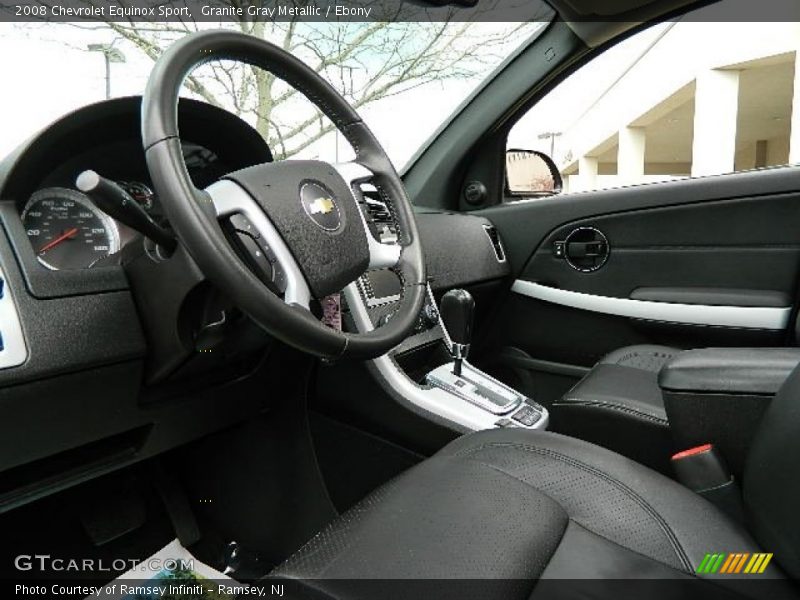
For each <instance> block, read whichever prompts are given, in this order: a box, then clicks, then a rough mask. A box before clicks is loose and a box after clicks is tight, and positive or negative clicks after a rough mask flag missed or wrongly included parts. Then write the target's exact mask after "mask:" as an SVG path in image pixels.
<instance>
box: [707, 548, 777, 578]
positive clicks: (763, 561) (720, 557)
mask: <svg viewBox="0 0 800 600" xmlns="http://www.w3.org/2000/svg"><path fill="white" fill-rule="evenodd" d="M771 560H772V553H771V552H770V553H765V552H756V553H753V554H750V553H749V552H731V553H727V552H718V553H713V554H712V553H708V554H706V555H705V556H704V557H703V560H702V561H701V562H700V565H699V566H698V567H697V571H696V572H697V573H702V574H714V573H720V574H726V575H731V574H737V573H747V574H759V573H763V572H764V571H765V570H766V568H767V565H768V564H769V562H770V561H771ZM745 565H746V566H745Z"/></svg>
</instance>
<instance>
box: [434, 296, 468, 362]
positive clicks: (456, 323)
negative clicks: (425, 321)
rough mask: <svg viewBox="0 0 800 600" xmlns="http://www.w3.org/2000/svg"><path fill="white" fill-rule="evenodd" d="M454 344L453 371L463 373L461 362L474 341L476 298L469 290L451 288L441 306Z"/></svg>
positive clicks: (451, 349)
mask: <svg viewBox="0 0 800 600" xmlns="http://www.w3.org/2000/svg"><path fill="white" fill-rule="evenodd" d="M439 314H440V315H441V317H442V322H443V323H444V326H445V328H446V329H447V333H448V335H449V336H450V341H451V342H452V346H451V348H450V354H451V355H452V356H453V359H454V361H455V362H454V364H453V372H454V373H455V374H456V375H461V362H462V361H463V360H464V359H465V358H467V354H468V353H469V344H470V342H471V341H472V319H473V316H474V314H475V299H474V298H473V297H472V294H470V293H469V292H468V291H467V290H450V291H449V292H447V293H446V294H445V295H444V296H442V302H441V305H440V307H439Z"/></svg>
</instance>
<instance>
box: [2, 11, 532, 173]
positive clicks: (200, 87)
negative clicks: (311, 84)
mask: <svg viewBox="0 0 800 600" xmlns="http://www.w3.org/2000/svg"><path fill="white" fill-rule="evenodd" d="M220 26H225V27H230V28H234V29H240V30H242V29H243V30H245V31H247V32H248V33H251V34H253V35H257V36H259V37H263V38H265V39H267V40H270V41H272V42H275V43H277V44H279V45H281V46H283V47H284V48H287V49H289V50H290V51H291V52H292V53H293V54H295V55H297V56H299V57H300V58H302V59H303V60H304V61H305V62H306V63H307V64H309V65H311V66H312V67H313V68H315V70H317V71H318V72H319V73H320V74H322V75H323V77H325V78H326V79H327V80H328V81H329V82H330V83H331V84H332V85H333V86H334V87H335V88H336V89H337V90H338V91H339V92H340V93H342V94H343V95H344V96H345V98H347V100H348V101H349V102H350V103H351V104H352V105H353V106H354V107H355V108H356V109H357V110H358V111H359V112H360V114H361V115H362V117H363V118H364V120H365V121H366V122H367V124H368V125H369V126H370V127H371V128H372V129H373V131H374V132H375V134H376V136H377V137H378V139H379V140H380V141H381V143H382V144H383V145H384V147H385V149H386V150H387V152H388V153H389V156H390V157H391V159H392V160H393V162H394V164H395V166H397V167H398V168H400V167H402V166H403V165H404V164H405V163H406V162H407V161H408V159H409V158H410V157H411V156H412V155H413V153H414V152H415V151H416V150H417V148H418V147H419V146H420V145H421V144H422V143H423V142H424V141H425V140H426V139H427V138H428V137H430V136H431V134H432V133H433V132H434V131H435V130H436V129H437V128H438V127H439V126H440V125H441V123H442V122H443V121H445V120H446V118H447V117H448V116H449V115H450V113H451V112H452V111H453V110H454V109H455V108H456V107H457V106H458V105H459V104H460V103H461V102H462V101H463V100H464V99H465V98H466V97H467V96H469V95H470V94H471V93H472V92H473V91H474V90H475V88H476V87H477V86H478V85H479V84H480V83H481V82H482V81H483V80H484V79H485V78H486V77H487V76H488V74H489V73H491V71H492V70H494V69H495V68H496V67H497V66H498V65H499V64H501V63H502V61H503V60H504V59H506V58H507V57H508V56H509V55H511V54H512V53H513V52H514V51H515V50H516V49H517V48H519V47H520V45H521V44H523V43H525V42H526V41H528V40H530V39H531V37H532V36H533V35H535V34H536V33H537V32H538V31H539V30H540V29H541V28H542V27H543V26H544V23H541V22H530V23H458V22H451V23H442V22H426V23H423V22H399V23H398V22H395V23H385V22H377V23H376V22H364V23H353V22H350V23H330V22H328V23H274V22H257V23H249V24H242V23H239V24H236V23H226V24H220V23H194V24H192V25H191V27H189V26H187V25H186V24H184V23H130V22H121V23H113V22H109V23H102V22H100V23H91V24H87V23H83V24H81V23H0V51H1V52H2V54H0V55H2V56H3V57H5V60H3V61H2V62H1V63H0V81H3V82H4V84H3V88H4V94H3V95H2V98H0V107H2V114H3V115H4V122H3V127H2V130H3V135H2V136H0V154H1V155H2V156H5V155H6V154H7V153H8V152H9V151H11V150H12V149H13V148H14V147H15V146H16V145H18V144H19V143H20V142H22V141H24V140H25V139H26V138H28V137H29V136H31V135H32V134H33V133H35V132H36V131H38V130H39V129H41V128H42V127H44V126H46V125H47V124H48V123H50V122H51V121H53V120H54V119H56V118H58V117H60V116H61V115H63V114H65V113H68V112H70V111H72V110H74V109H76V108H79V107H81V106H85V105H86V104H90V103H93V102H97V101H100V100H103V99H104V98H107V97H110V98H113V97H120V96H129V95H135V94H141V93H142V92H143V91H144V87H145V84H146V81H147V77H148V75H149V73H150V69H151V68H152V65H153V61H154V59H156V58H157V57H158V55H159V54H160V53H161V52H162V51H163V50H164V49H165V48H166V47H168V46H169V45H170V44H171V43H172V42H173V41H175V40H176V39H179V38H180V37H181V36H183V35H186V34H187V33H188V32H189V31H194V30H195V29H198V28H210V27H220ZM12 57H13V59H11V58H12ZM183 93H184V95H186V96H189V97H194V98H197V99H200V100H204V101H206V102H210V103H212V104H216V105H218V106H222V107H223V108H225V109H227V110H230V111H231V112H233V113H235V114H237V115H239V116H241V117H242V118H243V119H244V120H246V121H247V122H248V123H250V124H251V125H253V126H254V127H256V128H257V129H258V131H259V133H261V135H262V136H263V137H264V138H265V139H266V140H267V142H268V143H269V145H270V148H271V149H272V151H273V154H274V155H275V156H276V158H279V159H283V158H320V159H323V160H329V161H336V160H348V159H349V158H351V157H352V156H353V154H352V151H351V149H350V148H349V146H348V145H347V143H346V142H345V141H344V140H343V139H342V137H341V136H340V135H338V134H337V133H336V132H335V130H334V128H333V127H332V125H331V123H330V122H328V121H327V119H325V118H323V117H321V115H320V114H319V113H318V111H316V110H315V109H314V108H313V107H312V106H310V104H309V103H308V102H307V101H305V99H304V98H302V97H301V96H300V95H299V94H297V93H295V92H294V91H293V90H292V89H291V88H289V87H288V86H286V85H285V84H284V83H283V82H282V81H280V80H274V78H273V77H272V76H270V75H269V74H266V73H264V72H262V71H259V70H257V69H252V68H250V67H248V66H244V65H236V64H232V63H231V64H228V63H224V62H221V63H211V64H209V65H205V66H203V67H201V68H200V69H198V70H197V71H196V72H195V73H194V74H193V75H192V76H191V77H190V78H189V79H188V80H187V82H186V85H185V89H184V92H183Z"/></svg>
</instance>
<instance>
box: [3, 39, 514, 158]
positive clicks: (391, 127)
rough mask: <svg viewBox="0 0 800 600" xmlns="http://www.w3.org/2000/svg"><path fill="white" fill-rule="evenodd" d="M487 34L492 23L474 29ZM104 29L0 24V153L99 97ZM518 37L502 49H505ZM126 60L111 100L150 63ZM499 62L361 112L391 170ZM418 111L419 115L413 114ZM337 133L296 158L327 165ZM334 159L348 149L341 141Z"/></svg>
mask: <svg viewBox="0 0 800 600" xmlns="http://www.w3.org/2000/svg"><path fill="white" fill-rule="evenodd" d="M477 27H479V28H483V29H481V30H480V31H484V30H485V31H486V32H489V31H494V30H496V28H497V27H498V25H497V24H484V23H480V24H478V25H477ZM112 40H113V35H112V34H111V33H110V32H109V31H108V30H105V29H103V30H99V31H98V30H95V29H87V28H78V27H75V26H70V25H64V24H60V25H57V24H41V25H39V24H25V25H19V24H11V23H0V56H2V57H3V58H2V59H0V88H2V89H3V90H4V93H3V94H2V95H0V115H2V117H0V119H1V120H0V123H2V126H0V155H2V156H5V155H6V154H7V153H9V152H10V151H11V150H12V149H13V148H15V147H16V146H17V145H18V144H20V143H21V142H23V141H24V140H25V139H27V138H28V137H30V136H31V135H33V134H34V133H36V132H37V131H39V130H40V129H42V128H43V127H45V126H46V125H48V124H49V123H51V122H52V121H53V120H55V119H57V118H59V117H60V116H62V115H64V114H66V113H68V112H70V111H72V110H75V109H77V108H79V107H81V106H85V105H86V104H90V103H92V102H97V101H100V100H102V99H104V98H105V64H104V59H103V56H102V54H101V53H97V52H88V51H87V50H86V48H87V46H88V45H89V44H97V43H109V42H111V41H112ZM521 41H522V38H520V39H518V40H515V41H514V42H513V43H509V44H508V47H507V48H506V49H504V51H505V52H507V53H509V52H511V51H512V50H513V49H514V48H515V47H516V46H517V45H518V43H519V42H521ZM115 46H116V47H119V48H120V49H121V50H122V51H123V53H124V55H125V58H126V62H125V63H124V64H112V65H111V95H112V97H119V96H127V95H134V94H141V93H142V92H143V91H144V88H145V85H146V82H147V77H148V75H149V72H150V69H151V67H152V62H151V61H150V59H148V58H147V57H145V56H144V55H143V54H141V53H140V52H139V51H137V50H136V49H135V48H133V47H132V46H129V45H126V44H125V43H124V42H115ZM497 62H499V59H498V60H494V59H493V61H492V64H490V65H487V67H486V69H485V72H484V73H481V74H480V75H479V76H476V77H472V78H468V79H465V80H464V79H458V80H449V81H444V82H435V83H432V84H428V85H425V86H422V87H419V88H416V89H413V90H411V91H408V92H404V93H403V94H400V95H398V96H395V97H391V98H386V99H383V100H380V101H378V102H376V103H374V104H372V105H370V106H368V107H365V108H364V109H363V111H362V116H363V117H364V119H365V120H366V122H367V123H368V124H369V125H370V126H371V127H372V128H373V130H374V131H375V134H376V135H377V137H378V139H379V140H380V141H381V142H382V143H383V145H384V147H385V148H386V149H387V151H388V153H389V154H390V156H391V157H392V159H393V161H394V162H395V165H396V166H398V167H400V166H401V165H403V164H404V163H405V162H406V161H407V160H408V158H409V157H410V156H411V155H412V154H413V153H414V152H415V151H416V150H417V148H418V147H419V146H420V145H421V144H422V143H423V142H424V141H425V140H426V139H427V138H428V137H429V136H430V135H431V134H432V133H433V132H434V131H435V130H436V128H437V127H438V126H439V125H440V124H441V123H442V121H444V120H445V119H446V118H447V116H448V115H449V114H450V113H451V112H452V111H453V110H454V109H455V108H456V107H457V106H458V104H460V103H461V101H462V100H463V99H464V98H465V97H466V96H468V95H469V93H470V92H471V91H472V90H473V89H474V88H475V87H476V86H477V85H478V84H479V82H480V81H481V80H482V79H483V78H484V77H485V75H486V74H488V72H489V71H490V67H493V66H494V64H495V63H497ZM420 107H424V108H425V109H424V110H420ZM336 143H337V138H336V136H327V138H326V139H324V140H321V141H320V142H319V143H318V144H316V145H314V146H312V147H310V148H309V149H308V150H307V151H306V152H305V153H304V155H303V157H319V158H323V159H327V160H333V159H334V155H335V154H336V153H335V145H336ZM338 143H339V146H340V153H339V154H340V156H339V158H340V159H342V160H345V159H346V158H347V152H346V151H345V149H344V146H345V144H344V142H343V140H341V139H339V141H338Z"/></svg>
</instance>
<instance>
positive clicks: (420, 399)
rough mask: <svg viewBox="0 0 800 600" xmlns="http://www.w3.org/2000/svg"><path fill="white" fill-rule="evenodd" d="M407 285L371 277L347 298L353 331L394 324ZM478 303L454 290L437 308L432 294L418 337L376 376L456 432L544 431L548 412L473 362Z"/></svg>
mask: <svg viewBox="0 0 800 600" xmlns="http://www.w3.org/2000/svg"><path fill="white" fill-rule="evenodd" d="M400 291H401V284H400V281H399V279H398V278H397V275H396V274H394V273H393V272H392V271H389V270H382V271H370V272H368V273H367V274H365V275H364V276H362V277H361V278H359V279H358V280H357V281H356V282H355V283H352V284H350V285H349V286H348V287H347V288H346V289H345V291H344V298H345V303H346V311H347V312H346V316H347V320H348V321H349V326H350V327H353V328H354V329H355V330H357V331H359V332H365V331H370V330H372V329H374V328H376V327H379V326H381V325H383V324H384V323H385V322H386V321H388V320H389V319H391V318H392V315H393V313H394V310H395V309H396V303H397V302H398V301H399V299H400ZM473 310H474V301H473V300H472V297H471V296H470V295H469V293H468V292H466V291H464V290H452V291H450V292H448V293H447V294H445V295H444V297H443V298H442V303H441V307H437V306H436V302H435V300H434V296H433V293H432V291H431V289H430V287H429V288H428V293H427V299H426V302H425V305H424V306H423V308H422V310H421V311H420V315H419V318H418V320H417V324H416V326H415V329H414V331H413V332H412V334H411V335H410V336H409V337H408V338H407V339H406V340H405V341H404V342H402V343H401V344H400V345H398V346H397V347H396V348H394V349H393V350H392V351H390V352H389V353H387V354H385V355H383V356H381V357H379V358H377V359H375V360H373V361H370V365H369V368H370V371H371V372H372V373H373V375H374V376H375V377H376V378H377V380H378V381H379V382H380V384H381V386H382V387H383V388H384V389H385V391H386V392H388V393H389V394H390V395H391V396H392V397H393V398H394V399H395V400H396V401H397V402H399V403H400V404H402V405H404V406H405V407H406V408H408V409H409V410H411V411H413V412H416V413H418V414H421V415H423V416H424V417H425V418H428V419H430V420H433V421H435V422H438V423H440V424H442V425H445V426H447V427H449V428H451V429H456V430H459V431H463V432H468V431H477V430H482V429H492V428H496V427H521V428H526V429H544V428H546V427H547V423H548V420H549V415H548V412H547V410H546V409H545V408H544V407H543V406H541V405H539V404H538V403H536V402H535V401H534V400H532V399H531V398H528V397H526V396H525V395H524V394H522V393H520V392H518V391H517V390H515V389H513V388H511V387H509V386H507V385H505V384H504V383H502V382H500V381H498V380H496V379H494V378H493V377H491V376H489V375H488V374H486V373H484V372H483V371H481V370H480V369H478V368H476V367H475V366H473V365H472V364H470V363H469V362H467V357H468V353H469V345H470V339H471V330H472V318H473V315H472V312H473Z"/></svg>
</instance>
